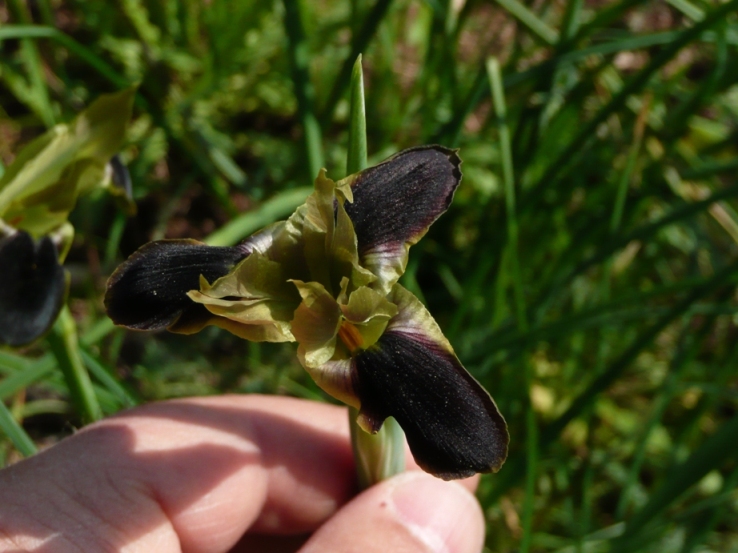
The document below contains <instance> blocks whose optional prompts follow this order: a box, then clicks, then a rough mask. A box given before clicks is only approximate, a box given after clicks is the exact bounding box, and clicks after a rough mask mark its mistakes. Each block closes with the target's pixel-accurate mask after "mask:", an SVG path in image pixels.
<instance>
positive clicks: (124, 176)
mask: <svg viewBox="0 0 738 553" xmlns="http://www.w3.org/2000/svg"><path fill="white" fill-rule="evenodd" d="M108 165H110V169H111V171H112V179H113V184H114V185H115V186H117V187H118V188H120V189H121V190H122V191H123V192H124V193H125V195H126V196H127V197H128V198H133V183H132V182H131V174H130V173H129V172H128V167H126V166H125V164H124V163H123V160H122V159H121V158H120V154H115V155H114V156H113V157H111V158H110V161H109V162H108Z"/></svg>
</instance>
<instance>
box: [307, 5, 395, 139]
mask: <svg viewBox="0 0 738 553" xmlns="http://www.w3.org/2000/svg"><path fill="white" fill-rule="evenodd" d="M391 4H392V0H377V1H376V3H375V4H374V6H373V7H372V10H371V11H370V12H369V14H367V16H366V19H364V23H363V24H362V26H361V29H360V30H359V32H358V33H356V34H355V35H354V36H353V40H352V42H351V52H350V53H349V55H348V57H346V59H345V60H344V62H343V65H341V69H340V71H339V72H338V75H336V80H335V81H334V82H333V86H332V87H331V92H330V94H329V95H328V99H327V101H326V103H325V106H324V108H323V111H322V116H321V121H322V122H323V125H328V124H329V123H330V121H331V118H332V117H333V113H334V111H335V109H336V105H337V104H338V102H339V100H340V99H341V96H342V95H343V92H344V90H346V87H347V86H348V85H349V77H350V76H351V73H352V71H354V70H355V67H356V64H355V62H354V60H356V58H358V57H359V56H360V55H361V53H362V52H365V51H366V49H367V46H368V45H369V42H370V41H371V39H372V38H373V37H374V35H375V34H376V33H377V28H378V27H379V24H380V23H381V22H382V21H383V20H384V17H385V15H387V12H388V10H389V7H390V5H391ZM352 68H354V69H352ZM351 79H352V80H353V77H351Z"/></svg>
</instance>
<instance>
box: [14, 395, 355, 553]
mask: <svg viewBox="0 0 738 553" xmlns="http://www.w3.org/2000/svg"><path fill="white" fill-rule="evenodd" d="M348 436H349V431H348V423H347V416H346V411H345V409H343V408H340V407H336V406H331V405H326V404H320V403H315V402H308V401H303V400H297V399H291V398H285V397H273V396H272V397H270V396H223V397H212V398H192V399H186V400H177V401H171V402H163V403H155V404H151V405H147V406H143V407H140V408H137V409H134V410H131V411H129V412H126V413H123V414H121V415H118V416H116V417H112V418H110V419H107V420H104V421H101V422H100V423H97V424H95V425H91V426H90V427H88V428H86V429H85V430H83V431H81V432H79V433H78V434H76V435H75V436H73V437H71V438H69V439H67V440H64V441H62V442H61V443H60V444H58V445H57V446H55V447H52V448H50V449H49V450H47V451H45V452H43V453H41V454H39V455H37V456H35V457H32V458H30V459H27V460H26V461H23V462H21V463H18V464H17V465H14V466H12V467H10V468H9V469H7V470H5V471H2V472H0V489H2V490H3V500H4V501H3V503H4V504H5V506H6V508H0V536H8V537H9V538H10V539H11V540H12V541H14V542H15V543H44V544H47V541H48V540H51V541H50V542H49V543H48V545H49V546H50V547H51V549H50V550H53V551H64V550H66V549H67V547H68V546H70V545H71V546H72V547H69V550H84V551H95V550H103V549H104V550H109V549H111V546H112V549H115V550H118V549H123V548H124V547H125V546H129V547H130V546H132V545H133V544H135V545H136V546H138V547H139V548H140V550H145V551H154V550H156V551H162V552H164V551H169V550H171V551H175V550H176V551H179V550H180V548H181V550H182V551H193V552H199V551H202V552H205V551H208V552H213V551H227V550H228V549H229V548H230V547H231V546H232V545H233V544H234V543H236V541H238V538H239V537H240V536H241V535H242V534H243V533H244V532H245V531H246V530H247V529H249V528H253V529H254V530H257V531H262V532H280V533H281V532H288V533H292V532H295V533H297V532H306V531H309V530H312V529H314V528H315V527H317V526H318V525H319V524H320V523H321V522H323V521H324V520H325V519H326V518H328V517H329V516H330V515H331V514H333V513H334V512H335V511H336V509H337V508H338V506H339V505H341V504H343V503H345V502H346V501H347V500H348V499H349V498H350V497H351V496H352V495H353V494H354V493H355V491H356V490H355V485H356V484H355V476H354V464H353V458H352V453H351V447H350V443H349V437H348ZM9 505H13V506H15V507H16V508H13V509H8V508H7V506H9ZM54 543H55V544H56V545H55V546H54V545H53V544H54ZM101 544H104V547H100V545H101ZM65 546H66V547H65ZM75 547H76V549H75ZM173 547H174V548H176V549H174V548H173Z"/></svg>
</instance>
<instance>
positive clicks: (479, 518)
mask: <svg viewBox="0 0 738 553" xmlns="http://www.w3.org/2000/svg"><path fill="white" fill-rule="evenodd" d="M483 542H484V517H483V515H482V510H481V507H480V506H479V503H478V502H477V500H476V499H475V498H474V496H473V495H472V494H471V493H470V492H469V491H468V490H467V489H466V488H465V487H464V486H462V485H459V484H458V483H455V482H444V481H442V480H439V479H437V478H434V477H432V476H430V475H427V474H425V473H421V472H417V471H412V472H407V473H404V474H402V475H399V476H396V477H394V478H392V479H390V480H387V481H385V482H382V483H380V484H378V485H376V486H374V487H373V488H370V489H369V490H367V491H366V492H364V493H363V494H361V495H359V496H358V497H357V498H355V499H354V500H353V501H352V502H350V503H349V504H348V505H347V506H346V507H345V508H344V509H342V510H341V511H340V512H339V513H338V514H337V515H336V516H335V517H334V518H332V519H331V520H330V521H328V522H327V523H326V524H325V525H324V526H323V527H321V528H320V529H319V530H318V532H316V533H315V534H314V535H313V537H312V538H311V540H310V541H309V542H308V543H307V544H306V546H305V547H304V548H303V549H302V550H301V551H302V552H304V553H312V552H313V551H362V552H366V553H371V552H373V551H418V552H421V551H422V552H431V551H432V552H444V553H478V552H479V551H481V549H482V546H483Z"/></svg>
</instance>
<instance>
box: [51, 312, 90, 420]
mask: <svg viewBox="0 0 738 553" xmlns="http://www.w3.org/2000/svg"><path fill="white" fill-rule="evenodd" d="M47 340H48V342H49V345H50V346H51V351H52V352H53V353H54V357H56V362H57V363H58V364H59V368H60V369H61V371H62V374H63V375H64V380H65V381H66V383H67V387H68V388H69V394H70V396H71V399H72V403H73V404H74V406H75V408H76V410H77V413H78V414H79V415H80V416H81V417H82V420H83V421H84V422H87V423H89V422H94V421H96V420H99V419H101V418H102V411H101V410H100V404H99V403H98V401H97V397H96V396H95V391H94V389H93V387H92V382H91V381H90V375H89V374H88V373H87V370H86V369H85V367H84V364H83V363H82V357H81V353H80V349H79V343H78V341H77V325H76V323H75V321H74V318H73V317H72V314H71V313H70V312H69V308H68V307H66V306H65V307H63V308H62V310H61V313H59V318H58V319H57V321H56V323H54V327H53V328H52V330H51V333H50V334H49V336H48V337H47Z"/></svg>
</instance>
